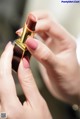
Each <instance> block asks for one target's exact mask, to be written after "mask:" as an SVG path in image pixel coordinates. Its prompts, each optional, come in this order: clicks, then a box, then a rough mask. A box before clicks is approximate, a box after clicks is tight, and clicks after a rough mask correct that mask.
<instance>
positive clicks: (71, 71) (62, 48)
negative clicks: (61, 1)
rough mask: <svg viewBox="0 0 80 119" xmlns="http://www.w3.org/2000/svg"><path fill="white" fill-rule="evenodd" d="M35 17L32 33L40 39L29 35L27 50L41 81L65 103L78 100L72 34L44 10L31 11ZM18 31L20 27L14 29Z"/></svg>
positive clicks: (78, 79)
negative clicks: (35, 63) (38, 63)
mask: <svg viewBox="0 0 80 119" xmlns="http://www.w3.org/2000/svg"><path fill="white" fill-rule="evenodd" d="M31 14H33V15H34V16H36V17H37V19H38V20H37V25H36V33H38V34H39V35H40V36H41V38H42V39H43V41H44V43H42V42H41V41H39V40H36V39H33V38H31V37H29V38H28V39H27V41H26V45H27V48H28V49H29V51H30V52H31V54H32V55H33V56H34V57H35V58H36V59H37V60H38V61H39V62H41V63H42V64H43V66H42V65H40V67H41V72H42V75H43V79H44V82H45V83H46V85H47V87H48V89H49V90H50V92H51V93H52V94H53V95H54V96H55V97H57V98H59V99H61V100H64V101H66V102H68V103H71V104H73V103H79V100H80V71H79V70H80V69H79V64H78V61H77V57H76V43H75V38H74V37H73V36H71V35H70V34H69V33H68V32H67V31H66V30H65V29H64V28H63V27H62V26H61V25H60V24H59V23H57V22H56V20H54V19H53V18H52V17H51V16H50V15H49V14H48V13H45V12H43V11H42V12H32V13H31ZM17 33H18V34H19V35H20V34H21V30H19V31H18V32H17Z"/></svg>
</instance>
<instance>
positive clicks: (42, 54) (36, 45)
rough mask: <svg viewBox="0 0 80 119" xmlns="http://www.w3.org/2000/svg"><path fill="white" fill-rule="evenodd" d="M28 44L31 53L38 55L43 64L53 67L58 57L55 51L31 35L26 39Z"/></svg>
mask: <svg viewBox="0 0 80 119" xmlns="http://www.w3.org/2000/svg"><path fill="white" fill-rule="evenodd" d="M26 45H27V48H28V49H29V51H30V52H31V54H32V55H33V56H34V57H36V58H37V59H38V60H39V61H40V62H41V63H42V64H43V65H45V66H46V67H49V68H51V67H52V64H53V65H54V66H55V64H56V62H57V58H56V56H55V55H54V53H53V52H52V51H51V50H50V49H49V48H48V47H47V46H46V45H45V44H43V43H42V42H41V41H38V40H36V39H33V38H31V37H29V38H28V39H27V40H26Z"/></svg>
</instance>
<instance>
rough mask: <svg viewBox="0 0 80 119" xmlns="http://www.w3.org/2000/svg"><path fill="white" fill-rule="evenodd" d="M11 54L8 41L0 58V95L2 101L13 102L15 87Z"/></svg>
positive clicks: (10, 45) (11, 47)
mask: <svg viewBox="0 0 80 119" xmlns="http://www.w3.org/2000/svg"><path fill="white" fill-rule="evenodd" d="M12 56H13V45H12V44H11V42H9V43H8V45H7V47H6V48H5V50H4V52H3V54H2V55H1V59H0V95H1V101H2V102H4V103H8V102H9V101H10V103H12V102H13V100H14V98H15V97H17V94H16V88H15V84H14V81H13V77H12V74H11V61H12Z"/></svg>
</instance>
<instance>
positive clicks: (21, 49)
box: [12, 14, 36, 72]
mask: <svg viewBox="0 0 80 119" xmlns="http://www.w3.org/2000/svg"><path fill="white" fill-rule="evenodd" d="M35 26H36V18H35V17H34V16H33V15H32V14H30V15H29V16H28V19H27V22H26V23H25V25H24V28H23V32H22V35H21V37H20V38H18V39H17V40H15V42H14V52H13V59H12V69H13V70H14V71H15V72H17V70H18V66H19V63H20V60H21V58H23V57H26V56H27V57H29V58H30V57H31V54H30V52H29V51H28V49H27V46H26V45H25V40H26V39H27V38H28V37H29V36H31V37H34V31H35Z"/></svg>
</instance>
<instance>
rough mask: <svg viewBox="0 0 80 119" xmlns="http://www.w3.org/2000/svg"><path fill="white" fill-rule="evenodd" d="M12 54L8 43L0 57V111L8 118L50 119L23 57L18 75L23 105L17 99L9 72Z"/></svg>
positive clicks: (27, 63) (11, 47) (11, 48)
mask: <svg viewBox="0 0 80 119" xmlns="http://www.w3.org/2000/svg"><path fill="white" fill-rule="evenodd" d="M12 56H13V46H12V44H11V43H8V45H7V46H6V48H5V50H4V52H3V54H2V55H1V58H0V104H1V105H0V107H1V108H0V109H1V110H0V112H5V113H6V114H7V116H8V119H51V115H50V112H49V110H48V107H47V104H46V102H45V101H44V99H43V98H42V96H41V95H40V93H39V91H38V89H37V86H36V84H35V81H34V78H33V75H32V73H31V70H30V68H29V62H28V61H27V60H26V59H25V58H23V59H22V60H21V63H20V65H19V69H18V77H19V81H20V84H21V87H22V89H23V92H24V95H25V97H26V101H25V102H24V104H23V105H22V104H21V102H20V101H19V99H18V97H17V93H16V88H15V84H14V80H13V77H12V72H11V61H12Z"/></svg>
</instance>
